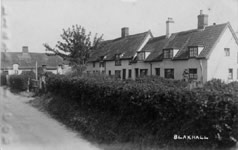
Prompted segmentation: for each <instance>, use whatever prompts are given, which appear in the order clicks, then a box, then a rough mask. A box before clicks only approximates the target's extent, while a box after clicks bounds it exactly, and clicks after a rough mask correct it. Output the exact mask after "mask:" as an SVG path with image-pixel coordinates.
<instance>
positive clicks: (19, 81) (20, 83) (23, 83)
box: [9, 71, 35, 91]
mask: <svg viewBox="0 0 238 150" xmlns="http://www.w3.org/2000/svg"><path fill="white" fill-rule="evenodd" d="M33 78H35V73H34V72H32V71H24V72H22V73H21V74H20V75H10V77H9V83H10V88H11V89H14V90H18V91H25V90H26V89H27V86H28V85H27V82H28V79H33Z"/></svg>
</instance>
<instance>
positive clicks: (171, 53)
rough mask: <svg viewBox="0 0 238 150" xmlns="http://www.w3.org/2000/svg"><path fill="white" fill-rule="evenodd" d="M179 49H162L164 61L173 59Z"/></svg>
mask: <svg viewBox="0 0 238 150" xmlns="http://www.w3.org/2000/svg"><path fill="white" fill-rule="evenodd" d="M178 51H179V49H174V48H167V49H164V51H163V52H164V58H165V59H171V58H173V57H175V56H176V54H177V53H178Z"/></svg>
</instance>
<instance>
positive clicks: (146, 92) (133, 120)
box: [47, 75, 238, 147]
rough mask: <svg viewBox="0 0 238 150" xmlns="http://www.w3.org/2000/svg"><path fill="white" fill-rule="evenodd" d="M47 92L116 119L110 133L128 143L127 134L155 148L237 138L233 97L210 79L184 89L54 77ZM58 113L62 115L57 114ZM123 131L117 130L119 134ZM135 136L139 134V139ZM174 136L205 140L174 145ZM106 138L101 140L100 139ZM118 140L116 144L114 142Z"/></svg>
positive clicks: (167, 83)
mask: <svg viewBox="0 0 238 150" xmlns="http://www.w3.org/2000/svg"><path fill="white" fill-rule="evenodd" d="M47 83H48V84H47V89H48V90H49V91H50V92H51V93H53V94H57V95H60V96H62V97H65V98H67V99H68V100H69V103H70V101H71V102H72V101H73V102H75V103H77V104H78V105H79V106H82V107H83V108H87V109H88V110H94V111H97V112H100V113H102V112H103V113H105V114H108V115H110V116H112V118H113V117H117V118H119V119H118V120H117V123H118V125H116V127H115V128H112V129H111V130H113V132H114V133H115V134H120V135H123V136H122V138H121V139H123V140H130V139H131V138H133V136H135V137H136V136H138V135H136V134H133V133H132V134H127V133H124V132H123V131H128V129H133V130H137V131H141V134H143V135H149V136H152V137H154V139H156V141H157V142H158V143H159V144H161V142H162V143H163V144H164V143H165V144H168V143H169V144H175V145H176V144H185V145H196V144H198V145H204V146H213V147H214V146H220V147H221V146H231V145H234V144H235V143H236V142H237V141H236V139H238V134H237V129H238V127H237V123H238V104H237V102H238V97H237V94H236V93H237V92H236V91H235V90H233V87H237V86H238V83H235V82H234V83H230V84H224V83H222V82H220V81H216V80H213V81H211V82H208V83H207V84H206V85H205V86H204V88H197V89H193V90H188V89H187V88H186V86H187V84H186V83H183V82H182V81H172V80H163V79H161V78H158V79H156V78H155V77H153V78H152V80H149V79H148V78H146V79H137V80H136V81H131V80H125V81H121V80H114V79H112V78H109V77H106V76H100V77H74V78H68V77H67V76H63V75H54V76H51V77H49V78H48V80H47ZM62 113H64V112H62ZM122 129H123V130H122ZM141 134H140V135H141ZM174 135H200V136H206V137H208V138H209V139H208V140H199V141H198V140H174V139H173V137H174ZM104 139H106V137H104ZM115 140H118V139H115Z"/></svg>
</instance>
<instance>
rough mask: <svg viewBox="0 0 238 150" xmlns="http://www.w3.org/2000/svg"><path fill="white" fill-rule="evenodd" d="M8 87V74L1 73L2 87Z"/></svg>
mask: <svg viewBox="0 0 238 150" xmlns="http://www.w3.org/2000/svg"><path fill="white" fill-rule="evenodd" d="M3 85H7V75H6V73H4V72H3V73H1V86H3Z"/></svg>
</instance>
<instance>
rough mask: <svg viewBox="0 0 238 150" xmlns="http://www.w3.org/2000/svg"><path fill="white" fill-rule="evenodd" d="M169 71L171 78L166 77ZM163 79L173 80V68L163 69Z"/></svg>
mask: <svg viewBox="0 0 238 150" xmlns="http://www.w3.org/2000/svg"><path fill="white" fill-rule="evenodd" d="M169 70H170V71H171V73H170V74H171V77H170V76H168V75H167V73H168V72H167V71H169ZM164 78H166V79H174V68H165V69H164Z"/></svg>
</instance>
